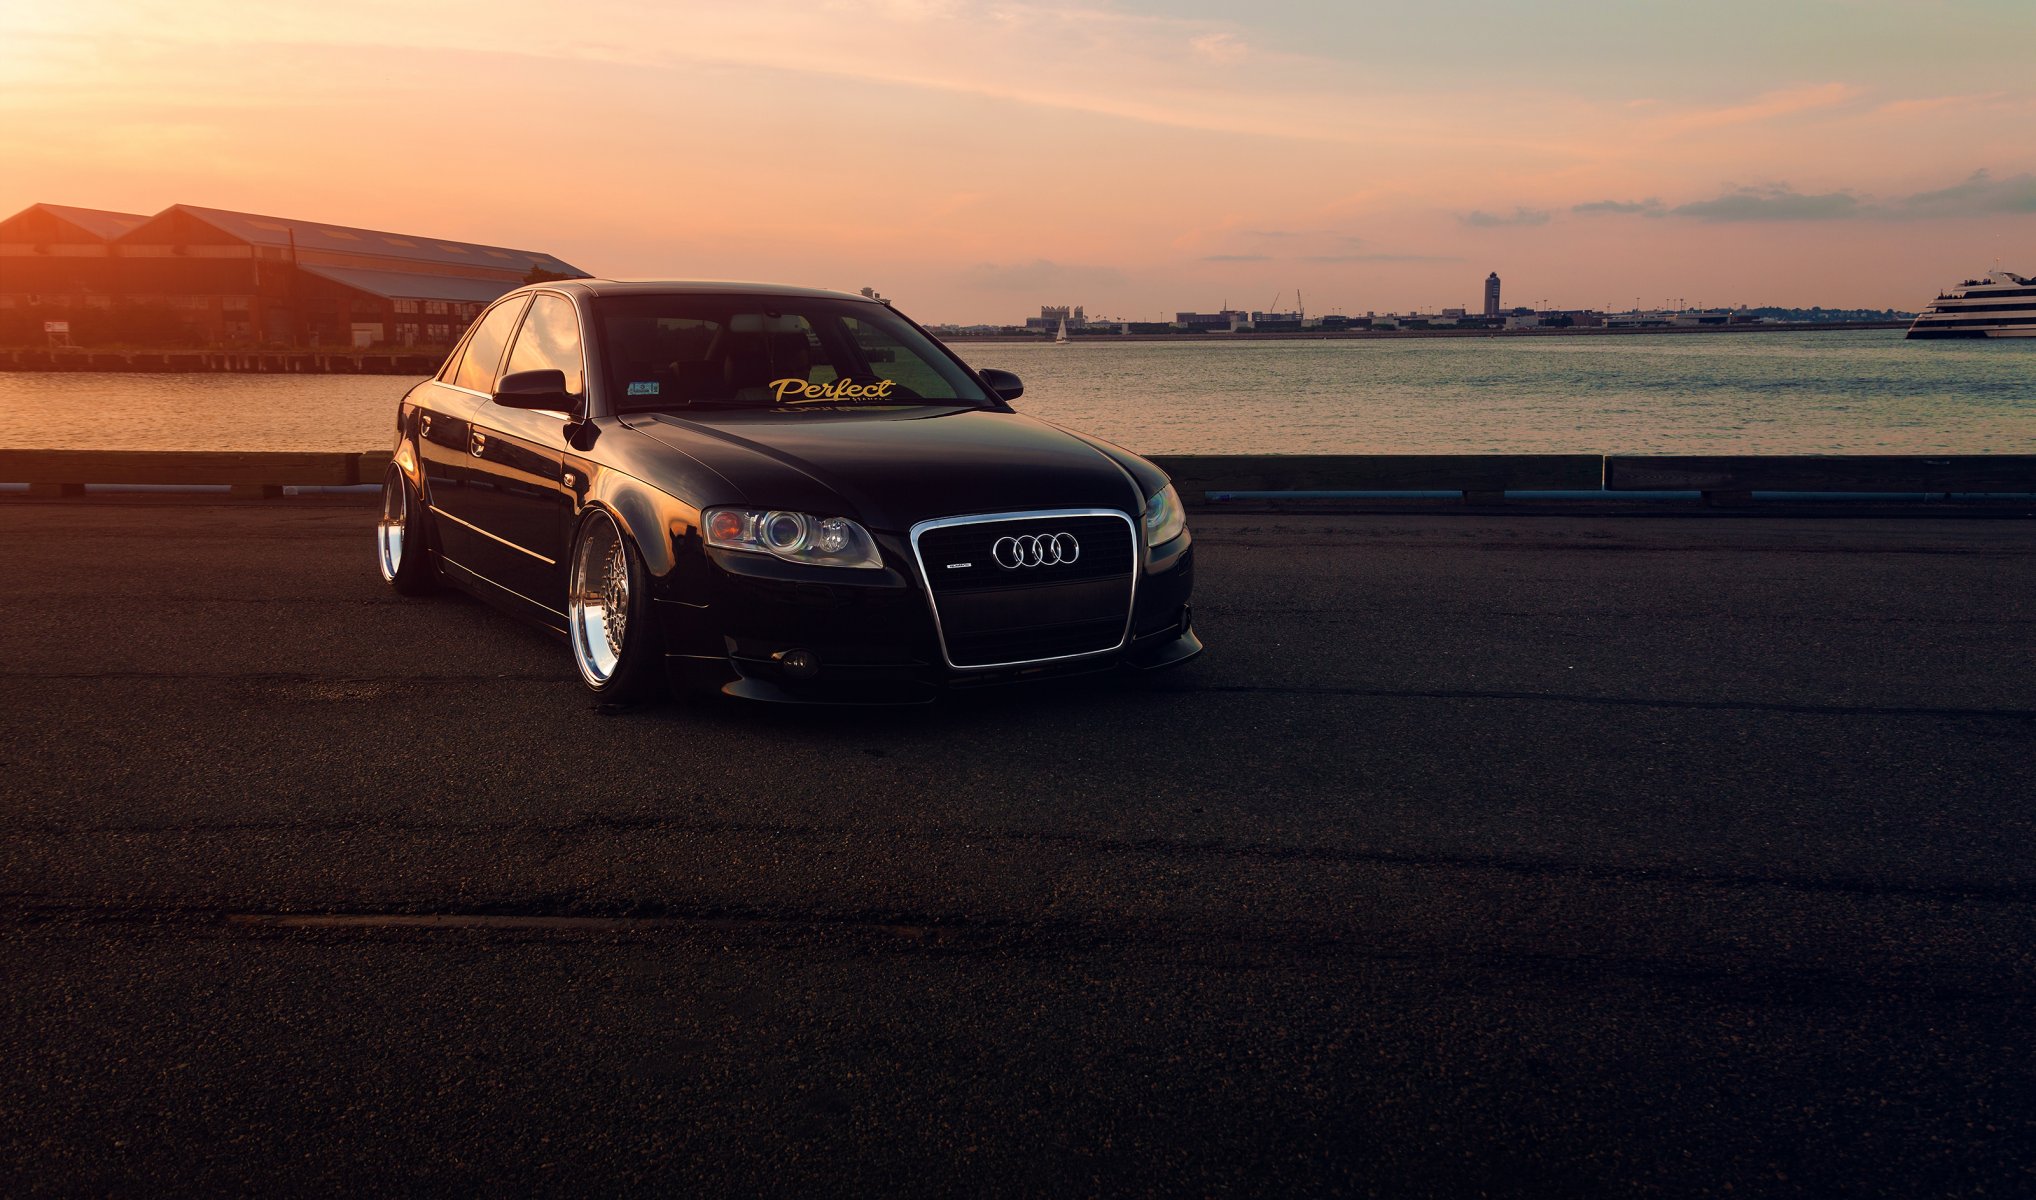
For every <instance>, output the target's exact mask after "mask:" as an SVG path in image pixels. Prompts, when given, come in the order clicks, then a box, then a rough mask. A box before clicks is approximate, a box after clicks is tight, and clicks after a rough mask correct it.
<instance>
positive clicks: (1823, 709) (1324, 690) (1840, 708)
mask: <svg viewBox="0 0 2036 1200" xmlns="http://www.w3.org/2000/svg"><path fill="white" fill-rule="evenodd" d="M1146 690H1147V691H1150V692H1156V693H1166V694H1180V695H1202V694H1210V693H1214V694H1235V695H1267V696H1349V697H1355V698H1360V699H1375V700H1506V701H1526V702H1539V703H1550V704H1585V705H1593V706H1597V707H1605V708H1664V709H1675V710H1685V711H1700V712H1768V713H1790V714H1796V715H1802V716H1818V717H1939V718H1949V719H1953V720H1958V719H1975V718H1977V719H1991V720H2007V721H2030V720H2036V709H2029V708H1950V707H1935V706H1927V705H1876V704H1800V703H1788V702H1785V701H1775V700H1676V699H1669V698H1663V697H1653V696H1590V695H1584V694H1581V693H1576V692H1517V691H1475V690H1469V689H1461V688H1366V687H1337V686H1334V685H1326V684H1243V683H1237V684H1221V683H1215V684H1195V685H1192V686H1184V685H1168V684H1151V685H1148V686H1147V688H1146Z"/></svg>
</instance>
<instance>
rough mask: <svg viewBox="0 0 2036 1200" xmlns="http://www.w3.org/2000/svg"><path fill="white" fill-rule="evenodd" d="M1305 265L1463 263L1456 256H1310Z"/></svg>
mask: <svg viewBox="0 0 2036 1200" xmlns="http://www.w3.org/2000/svg"><path fill="white" fill-rule="evenodd" d="M1300 261H1301V262H1304V263H1355V262H1369V263H1439V262H1462V261H1463V259H1461V258H1458V257H1457V256H1456V255H1454V254H1308V255H1303V256H1302V258H1301V259H1300Z"/></svg>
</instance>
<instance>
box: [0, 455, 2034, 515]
mask: <svg viewBox="0 0 2036 1200" xmlns="http://www.w3.org/2000/svg"><path fill="white" fill-rule="evenodd" d="M1152 457H1153V461H1155V462H1156V463H1158V464H1159V465H1160V466H1161V467H1162V468H1164V469H1165V470H1166V471H1167V473H1168V474H1169V475H1171V476H1172V477H1173V479H1174V482H1175V486H1176V487H1178V488H1179V490H1180V492H1181V495H1182V497H1183V498H1184V499H1185V500H1186V501H1187V503H1188V504H1189V505H1190V506H1193V507H1203V506H1206V505H1210V504H1218V503H1226V502H1227V503H1236V502H1239V501H1261V502H1276V501H1280V500H1283V499H1284V500H1293V501H1299V502H1317V503H1320V502H1333V501H1334V500H1336V499H1338V498H1344V499H1350V498H1356V497H1362V496H1366V495H1373V496H1391V495H1400V496H1405V497H1409V498H1412V497H1427V498H1448V499H1460V500H1463V501H1468V502H1472V503H1488V504H1496V503H1501V502H1505V501H1508V500H1520V499H1533V498H1535V497H1537V496H1539V497H1544V498H1548V499H1556V498H1563V499H1577V498H1583V497H1598V498H1603V499H1610V500H1616V499H1622V498H1624V499H1640V498H1643V497H1650V496H1651V497H1656V498H1672V497H1676V496H1683V497H1686V498H1690V499H1701V500H1702V501H1704V502H1706V503H1708V504H1711V505H1714V506H1715V505H1732V504H1745V503H1750V502H1752V501H1753V500H1754V499H1756V498H1759V497H1765V498H1767V499H1771V500H1772V499H1784V500H1785V499H1788V498H1790V497H1796V498H1801V499H1809V498H1813V497H1819V498H1826V499H1830V498H1837V497H1844V496H1854V497H1883V498H1886V497H1903V498H1907V499H1921V498H1924V497H1939V498H1952V497H1957V498H1960V499H1962V500H1964V501H1966V502H1967V503H1975V504H1987V505H1991V506H1995V507H1998V506H2007V507H2009V508H2014V507H2017V506H2019V507H2025V508H2026V507H2029V505H2030V503H2031V501H2032V498H2036V455H2006V454H1998V455H1822V456H1818V455H1627V454H1617V455H1605V454H1159V455H1154V456H1152ZM388 461H389V453H388V451H386V450H376V451H361V452H284V453H276V452H266V451H189V452H186V451H152V450H132V451H130V450H0V485H15V486H16V487H19V486H21V485H26V486H27V488H28V489H29V491H30V492H31V494H34V495H38V496H49V497H59V496H77V495H83V494H85V492H86V491H87V489H88V488H90V487H91V486H92V485H125V486H138V487H164V488H175V487H215V488H216V487H225V488H228V489H230V491H231V492H232V493H233V494H236V495H242V496H248V497H278V496H281V495H283V494H284V491H285V489H288V488H357V487H368V486H373V485H374V484H377V483H379V482H380V481H381V478H382V476H383V473H384V472H385V471H386V470H387V467H388Z"/></svg>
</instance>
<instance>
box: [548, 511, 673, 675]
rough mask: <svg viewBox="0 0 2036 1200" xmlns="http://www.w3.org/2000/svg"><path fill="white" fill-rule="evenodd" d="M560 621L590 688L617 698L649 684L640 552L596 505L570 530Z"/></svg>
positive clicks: (654, 643)
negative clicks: (568, 566) (572, 532)
mask: <svg viewBox="0 0 2036 1200" xmlns="http://www.w3.org/2000/svg"><path fill="white" fill-rule="evenodd" d="M566 624H567V625H568V627H569V628H568V633H569V634H570V635H571V638H572V643H573V663H574V665H576V666H578V667H579V668H580V681H581V682H582V683H584V684H586V685H587V688H588V690H589V691H591V692H593V693H594V694H595V695H597V696H599V697H601V698H602V699H603V700H609V701H614V702H616V703H621V704H627V703H634V702H637V701H640V700H645V699H648V698H649V697H650V696H651V695H652V693H653V692H655V691H656V688H657V681H658V669H659V667H660V666H662V664H661V663H660V662H659V661H658V660H659V658H660V657H661V655H660V653H659V648H658V637H657V630H656V628H655V627H654V626H653V624H652V615H651V598H650V582H649V579H648V577H647V573H646V572H645V570H644V566H643V556H642V555H641V554H639V553H638V552H637V549H636V547H635V546H634V545H633V544H632V543H631V542H630V540H629V536H628V535H627V534H625V533H623V532H622V528H621V526H619V525H617V524H616V523H615V518H614V517H612V516H610V515H609V514H608V513H606V512H604V511H602V510H601V509H593V510H591V511H589V512H588V513H587V515H586V516H585V517H584V518H583V519H582V520H581V521H580V528H579V532H578V533H577V534H576V535H575V536H574V538H573V555H572V574H571V577H570V580H569V583H568V587H567V593H566Z"/></svg>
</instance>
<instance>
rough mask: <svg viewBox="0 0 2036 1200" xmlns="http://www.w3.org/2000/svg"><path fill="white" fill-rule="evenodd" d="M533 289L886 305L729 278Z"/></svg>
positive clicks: (570, 283)
mask: <svg viewBox="0 0 2036 1200" xmlns="http://www.w3.org/2000/svg"><path fill="white" fill-rule="evenodd" d="M530 286H533V287H539V288H556V289H558V290H561V291H576V292H583V293H585V294H587V295H591V296H669V295H712V296H798V297H801V298H805V299H815V300H860V301H863V302H864V303H867V304H878V303H882V302H881V301H876V300H871V299H870V298H869V297H868V296H858V295H856V294H855V293H853V292H835V291H829V290H827V289H826V288H810V287H794V286H793V285H791V284H786V283H744V282H741V281H737V280H725V279H559V280H553V281H549V282H545V283H540V284H535V285H530Z"/></svg>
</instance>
